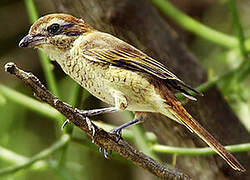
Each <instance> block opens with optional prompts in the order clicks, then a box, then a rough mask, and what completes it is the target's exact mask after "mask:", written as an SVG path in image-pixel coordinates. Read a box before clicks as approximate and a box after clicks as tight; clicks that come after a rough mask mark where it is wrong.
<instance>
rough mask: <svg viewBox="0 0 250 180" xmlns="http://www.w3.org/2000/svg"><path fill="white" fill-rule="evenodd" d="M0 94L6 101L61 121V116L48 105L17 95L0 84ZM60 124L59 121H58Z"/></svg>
mask: <svg viewBox="0 0 250 180" xmlns="http://www.w3.org/2000/svg"><path fill="white" fill-rule="evenodd" d="M0 93H1V94H2V95H3V96H4V97H5V98H6V99H8V100H11V101H13V102H15V103H17V104H19V105H21V106H24V107H26V108H28V109H30V110H33V111H35V112H38V113H39V114H42V115H45V116H47V117H49V118H53V119H56V120H59V119H60V120H61V119H62V118H63V116H62V115H61V113H60V112H58V111H57V110H56V109H54V108H52V107H51V106H49V105H48V104H45V103H41V102H39V101H37V100H35V99H33V98H31V97H28V96H26V95H24V94H22V93H19V92H17V91H15V90H13V89H11V88H9V87H7V86H4V85H2V84H0ZM60 123H61V121H60Z"/></svg>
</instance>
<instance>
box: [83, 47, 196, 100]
mask: <svg viewBox="0 0 250 180" xmlns="http://www.w3.org/2000/svg"><path fill="white" fill-rule="evenodd" d="M83 55H84V57H85V58H87V59H88V60H92V61H98V62H102V63H108V64H111V65H113V66H117V67H120V68H125V69H129V70H134V71H139V72H145V73H147V74H150V75H153V76H155V77H158V78H160V79H164V80H170V81H169V82H170V84H171V85H172V86H173V87H174V88H175V89H177V90H179V91H180V92H182V93H183V94H184V95H185V96H187V97H188V98H190V99H192V100H195V98H194V97H192V96H191V95H190V94H189V93H188V92H187V91H186V90H184V89H183V88H182V87H181V86H183V87H185V88H187V89H189V90H191V91H194V92H195V93H197V94H200V93H199V92H198V91H196V90H195V89H193V88H191V87H190V86H188V85H186V84H185V83H184V82H183V81H181V80H180V79H179V78H178V77H176V76H175V75H174V74H173V73H172V72H170V71H169V70H168V69H167V68H166V67H165V66H164V65H163V64H161V63H160V62H158V61H156V60H155V59H153V58H151V57H149V56H147V55H146V54H144V53H141V52H140V51H136V50H134V49H132V50H131V49H111V50H110V49H90V50H87V51H85V52H84V53H83ZM180 85H181V86H180Z"/></svg>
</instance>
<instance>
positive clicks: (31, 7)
mask: <svg viewBox="0 0 250 180" xmlns="http://www.w3.org/2000/svg"><path fill="white" fill-rule="evenodd" d="M24 2H25V5H26V9H27V11H28V15H29V19H30V22H31V23H34V22H35V21H36V20H37V19H38V13H37V10H36V6H35V3H34V1H33V0H25V1H24ZM38 55H39V59H40V60H41V61H40V62H41V65H42V68H43V71H44V75H45V78H46V81H47V83H48V88H49V89H50V91H51V92H52V93H53V94H55V95H56V96H58V95H59V93H58V90H57V85H56V81H55V77H54V75H53V72H52V65H51V63H50V60H49V58H48V57H47V56H46V55H45V54H44V53H43V52H41V51H40V50H38Z"/></svg>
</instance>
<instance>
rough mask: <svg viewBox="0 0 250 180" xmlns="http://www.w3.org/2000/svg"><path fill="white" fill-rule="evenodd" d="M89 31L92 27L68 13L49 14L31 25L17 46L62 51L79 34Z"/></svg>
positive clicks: (67, 47)
mask: <svg viewBox="0 0 250 180" xmlns="http://www.w3.org/2000/svg"><path fill="white" fill-rule="evenodd" d="M91 31H94V29H93V28H92V27H91V26H89V25H88V24H86V23H85V22H84V21H83V20H82V19H78V18H75V17H74V16H71V15H68V14H49V15H46V16H43V17H41V18H39V19H38V20H37V21H36V22H35V23H34V24H33V25H32V26H31V28H30V30H29V34H28V35H27V36H25V37H24V38H23V39H22V40H21V41H20V43H19V46H20V47H34V48H40V49H42V50H45V51H48V49H49V50H52V51H53V50H54V51H58V52H60V51H61V52H62V51H66V50H68V49H69V48H71V47H72V45H73V43H74V41H75V40H76V39H77V38H78V37H79V36H81V35H83V34H84V33H88V32H91Z"/></svg>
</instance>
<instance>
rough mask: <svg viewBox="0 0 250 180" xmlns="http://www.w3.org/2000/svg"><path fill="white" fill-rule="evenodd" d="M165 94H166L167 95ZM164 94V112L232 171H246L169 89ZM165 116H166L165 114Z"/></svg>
mask: <svg viewBox="0 0 250 180" xmlns="http://www.w3.org/2000/svg"><path fill="white" fill-rule="evenodd" d="M164 89H165V88H164ZM165 93H167V95H166V94H165ZM164 94H165V95H164V98H165V100H166V104H167V107H168V108H167V111H166V112H168V111H169V112H171V113H172V114H173V115H174V116H175V117H176V118H177V119H178V121H179V122H181V123H182V124H183V125H185V126H186V127H187V128H188V129H190V130H191V131H193V132H195V133H196V134H197V135H198V136H199V137H200V138H201V139H203V140H204V141H205V142H206V143H207V144H208V145H209V146H210V147H211V148H212V149H213V150H214V151H215V152H217V153H218V154H219V155H220V156H221V157H222V158H223V159H224V160H225V161H226V162H227V163H228V164H229V165H230V166H231V167H232V168H233V169H235V170H237V171H242V172H244V171H246V170H245V168H244V167H243V166H242V165H241V164H240V163H239V162H238V161H237V159H236V158H235V157H234V156H233V155H232V154H231V153H229V152H228V151H227V150H226V149H225V148H224V147H223V146H222V145H221V144H220V143H219V142H218V141H217V140H216V139H215V138H214V137H213V136H212V135H211V134H210V133H209V132H208V131H207V130H206V129H204V128H203V127H202V126H201V125H200V124H199V123H198V122H197V121H195V120H194V118H193V117H192V116H191V115H190V114H189V113H188V112H187V111H186V110H185V109H184V107H183V106H182V105H181V103H180V102H179V101H178V100H177V99H176V98H175V97H174V95H173V94H172V93H171V92H170V90H169V89H166V91H165V92H164ZM163 114H165V113H163ZM165 115H167V113H166V114H165Z"/></svg>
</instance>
